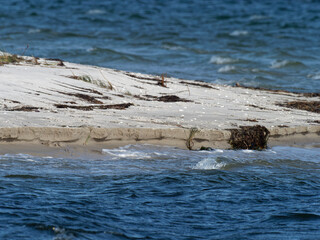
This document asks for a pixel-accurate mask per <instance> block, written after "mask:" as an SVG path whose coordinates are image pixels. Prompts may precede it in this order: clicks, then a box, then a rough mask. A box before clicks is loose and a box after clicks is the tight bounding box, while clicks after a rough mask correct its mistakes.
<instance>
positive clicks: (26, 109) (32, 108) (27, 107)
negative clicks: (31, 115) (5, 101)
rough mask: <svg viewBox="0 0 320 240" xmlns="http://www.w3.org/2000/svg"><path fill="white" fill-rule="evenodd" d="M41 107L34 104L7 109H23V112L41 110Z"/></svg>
mask: <svg viewBox="0 0 320 240" xmlns="http://www.w3.org/2000/svg"><path fill="white" fill-rule="evenodd" d="M40 109H42V108H39V107H33V106H22V107H15V108H11V109H8V110H7V111H23V112H40Z"/></svg>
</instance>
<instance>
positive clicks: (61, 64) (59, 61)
mask: <svg viewBox="0 0 320 240" xmlns="http://www.w3.org/2000/svg"><path fill="white" fill-rule="evenodd" d="M45 60H48V61H55V62H58V64H57V66H60V67H64V66H65V65H64V63H63V60H61V59H59V58H45Z"/></svg>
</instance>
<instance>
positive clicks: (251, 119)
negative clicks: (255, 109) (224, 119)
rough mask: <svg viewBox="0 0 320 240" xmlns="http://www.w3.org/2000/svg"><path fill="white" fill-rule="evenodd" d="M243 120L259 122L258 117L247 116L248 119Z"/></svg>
mask: <svg viewBox="0 0 320 240" xmlns="http://www.w3.org/2000/svg"><path fill="white" fill-rule="evenodd" d="M243 121H247V122H259V121H258V120H257V119H255V118H247V119H245V120H243Z"/></svg>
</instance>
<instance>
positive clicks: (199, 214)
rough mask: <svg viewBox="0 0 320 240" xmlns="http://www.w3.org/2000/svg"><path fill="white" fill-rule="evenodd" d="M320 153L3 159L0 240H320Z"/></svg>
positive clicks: (152, 152) (130, 151)
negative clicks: (319, 238) (319, 239)
mask: <svg viewBox="0 0 320 240" xmlns="http://www.w3.org/2000/svg"><path fill="white" fill-rule="evenodd" d="M319 174H320V149H319V148H312V149H300V148H293V147H274V148H272V149H268V150H266V151H260V152H257V151H248V150H247V151H231V150H214V151H210V152H209V151H203V152H190V151H186V150H178V149H174V148H169V147H157V146H134V145H131V146H126V147H122V148H117V149H113V150H104V151H103V153H102V155H101V156H100V157H98V158H96V159H65V158H64V159H62V158H61V159H57V158H52V157H50V156H48V157H41V158H40V157H34V156H29V155H23V154H17V155H2V156H0V239H56V240H57V239H317V238H318V237H319V234H320V230H319V224H320V202H319V197H320V178H319Z"/></svg>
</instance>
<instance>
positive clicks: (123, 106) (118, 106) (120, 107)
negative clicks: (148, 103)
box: [54, 103, 134, 111]
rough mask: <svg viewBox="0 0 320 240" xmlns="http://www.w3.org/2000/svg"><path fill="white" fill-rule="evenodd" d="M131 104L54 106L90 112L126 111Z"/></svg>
mask: <svg viewBox="0 0 320 240" xmlns="http://www.w3.org/2000/svg"><path fill="white" fill-rule="evenodd" d="M133 105H134V104H133V103H121V104H111V105H104V104H101V105H87V106H79V105H68V104H54V106H55V107H56V108H71V109H78V110H83V111H92V110H93V109H102V110H105V109H117V110H123V109H127V108H129V107H130V106H133Z"/></svg>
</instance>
